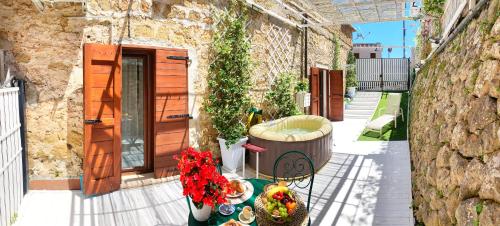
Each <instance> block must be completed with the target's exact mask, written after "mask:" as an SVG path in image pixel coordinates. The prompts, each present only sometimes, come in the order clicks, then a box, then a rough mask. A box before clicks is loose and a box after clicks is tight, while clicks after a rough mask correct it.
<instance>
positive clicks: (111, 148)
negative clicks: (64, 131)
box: [83, 44, 122, 195]
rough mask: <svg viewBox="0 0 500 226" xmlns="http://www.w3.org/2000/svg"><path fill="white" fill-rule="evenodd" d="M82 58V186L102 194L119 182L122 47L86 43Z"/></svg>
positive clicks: (112, 188) (116, 188)
mask: <svg viewBox="0 0 500 226" xmlns="http://www.w3.org/2000/svg"><path fill="white" fill-rule="evenodd" d="M83 58H84V65H83V77H84V82H83V87H84V92H83V95H84V120H85V121H84V144H83V146H84V161H83V181H84V185H83V186H84V187H83V189H84V193H85V194H86V195H93V194H103V193H108V192H111V191H114V190H118V189H119V188H120V183H121V87H122V80H121V70H122V68H121V62H122V57H121V47H120V46H117V45H101V44H85V46H84V52H83Z"/></svg>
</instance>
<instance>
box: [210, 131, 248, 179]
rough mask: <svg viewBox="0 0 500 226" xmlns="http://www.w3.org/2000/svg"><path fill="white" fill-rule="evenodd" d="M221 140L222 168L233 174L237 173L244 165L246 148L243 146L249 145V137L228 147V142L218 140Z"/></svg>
mask: <svg viewBox="0 0 500 226" xmlns="http://www.w3.org/2000/svg"><path fill="white" fill-rule="evenodd" d="M217 140H219V145H220V152H221V155H222V167H223V168H224V169H226V170H228V171H229V172H231V173H235V172H236V171H237V170H239V169H241V166H242V165H243V161H242V158H243V152H244V151H245V148H244V147H242V146H241V145H244V144H246V143H247V140H248V137H244V138H241V139H240V140H239V141H238V142H236V144H233V145H231V146H229V149H228V148H227V146H226V140H225V139H222V138H217Z"/></svg>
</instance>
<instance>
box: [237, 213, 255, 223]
mask: <svg viewBox="0 0 500 226" xmlns="http://www.w3.org/2000/svg"><path fill="white" fill-rule="evenodd" d="M238 220H240V221H241V223H244V224H251V223H252V222H253V221H254V220H255V214H254V215H253V216H252V217H251V218H250V219H248V220H244V219H243V212H240V214H238Z"/></svg>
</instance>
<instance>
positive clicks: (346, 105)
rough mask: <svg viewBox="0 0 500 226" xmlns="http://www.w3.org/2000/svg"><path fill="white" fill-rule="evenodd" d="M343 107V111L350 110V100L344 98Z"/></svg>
mask: <svg viewBox="0 0 500 226" xmlns="http://www.w3.org/2000/svg"><path fill="white" fill-rule="evenodd" d="M344 107H345V109H346V110H347V109H351V98H349V97H346V98H344Z"/></svg>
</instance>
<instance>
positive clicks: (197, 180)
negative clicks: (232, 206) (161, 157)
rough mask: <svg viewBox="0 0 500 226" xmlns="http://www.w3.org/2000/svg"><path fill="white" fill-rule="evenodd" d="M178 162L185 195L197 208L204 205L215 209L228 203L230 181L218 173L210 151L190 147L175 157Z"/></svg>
mask: <svg viewBox="0 0 500 226" xmlns="http://www.w3.org/2000/svg"><path fill="white" fill-rule="evenodd" d="M174 159H175V160H177V161H178V163H177V168H178V169H179V171H180V178H179V179H180V181H181V184H182V187H183V189H184V190H183V192H182V193H183V195H184V196H189V197H191V199H192V200H193V203H195V204H196V205H197V206H199V204H201V203H203V204H205V205H208V206H211V207H214V206H215V205H216V204H223V203H225V202H227V199H226V192H229V191H230V188H229V182H228V180H227V179H226V178H225V177H224V176H222V175H221V174H220V173H218V172H217V168H216V164H217V163H218V162H217V161H214V159H213V157H212V152H210V150H206V151H203V152H201V151H196V150H195V149H194V148H192V147H189V148H187V149H186V150H184V151H182V152H181V156H174Z"/></svg>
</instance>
